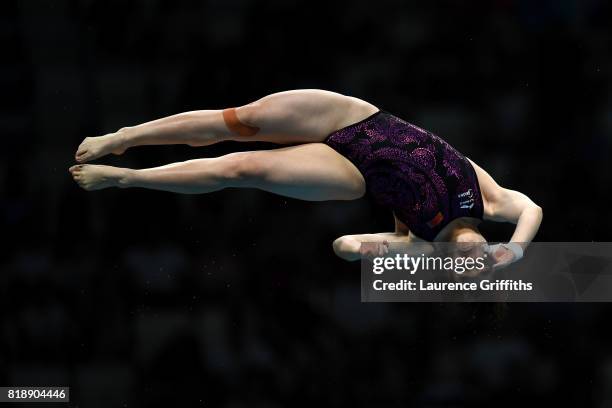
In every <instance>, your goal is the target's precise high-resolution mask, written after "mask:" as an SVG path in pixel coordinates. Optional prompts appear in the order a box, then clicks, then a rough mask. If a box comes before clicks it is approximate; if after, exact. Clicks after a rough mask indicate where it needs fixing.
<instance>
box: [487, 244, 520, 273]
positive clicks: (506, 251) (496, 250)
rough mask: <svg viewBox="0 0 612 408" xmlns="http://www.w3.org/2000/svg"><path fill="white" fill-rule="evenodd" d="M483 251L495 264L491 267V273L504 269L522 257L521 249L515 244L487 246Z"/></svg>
mask: <svg viewBox="0 0 612 408" xmlns="http://www.w3.org/2000/svg"><path fill="white" fill-rule="evenodd" d="M485 251H486V253H487V254H488V255H489V256H491V257H493V261H494V262H495V263H494V264H493V267H492V268H493V271H496V270H498V269H502V268H505V267H506V266H508V265H510V264H512V263H514V262H517V261H518V260H520V259H521V258H522V257H523V247H522V246H520V245H519V244H517V243H516V242H509V243H507V244H496V245H488V246H487V247H486V248H485Z"/></svg>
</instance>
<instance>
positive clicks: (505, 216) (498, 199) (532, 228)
mask: <svg viewBox="0 0 612 408" xmlns="http://www.w3.org/2000/svg"><path fill="white" fill-rule="evenodd" d="M489 205H490V206H491V213H490V215H489V218H490V219H492V220H495V221H502V222H504V221H505V222H511V223H513V224H516V228H515V229H514V233H513V234H512V237H511V238H510V242H516V243H518V244H519V245H521V246H522V248H523V249H525V248H527V245H528V244H529V243H530V242H531V240H532V239H533V238H534V237H535V235H536V233H537V232H538V229H539V228H540V223H541V222H542V216H543V213H542V208H540V206H538V205H537V204H535V203H534V202H533V201H531V199H530V198H529V197H527V196H526V195H525V194H523V193H520V192H518V191H514V190H509V189H507V188H501V187H500V188H499V190H498V191H496V192H495V194H494V195H493V197H492V198H490V202H489Z"/></svg>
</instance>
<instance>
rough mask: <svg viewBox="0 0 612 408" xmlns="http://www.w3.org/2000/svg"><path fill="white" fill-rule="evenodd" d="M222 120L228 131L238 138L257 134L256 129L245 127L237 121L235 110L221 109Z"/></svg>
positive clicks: (257, 129) (257, 130)
mask: <svg viewBox="0 0 612 408" xmlns="http://www.w3.org/2000/svg"><path fill="white" fill-rule="evenodd" d="M223 120H224V121H225V125H226V126H227V128H228V129H229V130H231V131H232V132H234V133H236V134H238V135H240V136H253V135H255V134H256V133H257V132H259V128H258V127H256V126H249V125H245V124H244V123H242V122H241V121H240V119H238V115H237V114H236V108H228V109H223Z"/></svg>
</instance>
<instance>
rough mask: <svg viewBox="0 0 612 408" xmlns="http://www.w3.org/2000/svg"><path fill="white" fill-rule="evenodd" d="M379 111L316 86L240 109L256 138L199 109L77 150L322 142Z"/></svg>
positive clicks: (87, 154) (90, 155)
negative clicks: (337, 130)
mask: <svg viewBox="0 0 612 408" xmlns="http://www.w3.org/2000/svg"><path fill="white" fill-rule="evenodd" d="M377 110H378V109H377V108H376V107H375V106H373V105H371V104H369V103H367V102H364V101H362V100H359V99H357V98H352V97H348V96H344V95H340V94H337V93H334V92H329V91H322V90H317V89H308V90H295V91H287V92H279V93H275V94H272V95H268V96H266V97H264V98H262V99H260V100H258V101H256V102H253V103H250V104H248V105H244V106H241V107H238V108H237V109H236V115H237V117H238V119H239V120H240V122H242V123H244V124H246V125H250V126H253V127H257V128H259V131H258V132H257V133H256V134H254V135H252V136H240V135H237V134H234V133H233V132H232V131H230V130H229V129H228V128H227V126H226V124H225V121H224V119H223V114H222V110H200V111H193V112H185V113H180V114H178V115H173V116H169V117H166V118H162V119H158V120H154V121H151V122H147V123H143V124H141V125H137V126H133V127H127V128H123V129H120V130H119V131H117V132H115V133H109V134H108V135H104V136H100V137H88V138H86V139H85V140H84V141H83V142H82V143H81V145H80V146H79V148H78V149H77V153H76V160H77V162H81V163H83V162H86V161H90V160H94V159H96V158H98V157H102V156H104V155H107V154H109V153H115V154H121V153H123V152H124V151H125V150H126V149H128V148H130V147H134V146H142V145H167V144H187V145H190V146H206V145H209V144H213V143H217V142H220V141H224V140H237V141H268V142H273V143H279V144H295V143H311V142H321V141H323V139H325V137H326V136H327V135H329V134H330V133H331V132H333V131H334V130H336V129H339V128H341V127H344V126H347V125H349V124H351V123H354V122H357V121H359V120H361V119H363V118H365V117H367V116H368V115H371V114H372V113H374V112H376V111H377Z"/></svg>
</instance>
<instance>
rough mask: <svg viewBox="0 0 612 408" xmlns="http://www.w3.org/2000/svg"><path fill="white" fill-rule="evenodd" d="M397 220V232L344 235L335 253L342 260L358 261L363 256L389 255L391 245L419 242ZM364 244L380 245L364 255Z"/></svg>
mask: <svg viewBox="0 0 612 408" xmlns="http://www.w3.org/2000/svg"><path fill="white" fill-rule="evenodd" d="M394 218H395V232H380V233H377V234H358V235H344V236H342V237H340V238H338V239H336V240H335V241H334V244H333V246H334V252H335V253H336V255H338V256H339V257H340V258H342V259H344V260H347V261H356V260H359V259H360V258H361V256H362V255H371V256H382V255H386V254H388V253H389V243H391V242H401V243H410V242H414V241H416V240H418V239H417V238H415V237H414V236H413V235H411V234H410V231H409V230H408V228H407V227H406V225H404V224H403V223H402V222H401V221H399V220H398V219H397V218H396V217H394ZM363 242H371V243H376V244H378V245H376V246H374V247H372V248H368V253H367V254H363V253H362V251H361V244H362V243H363Z"/></svg>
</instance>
